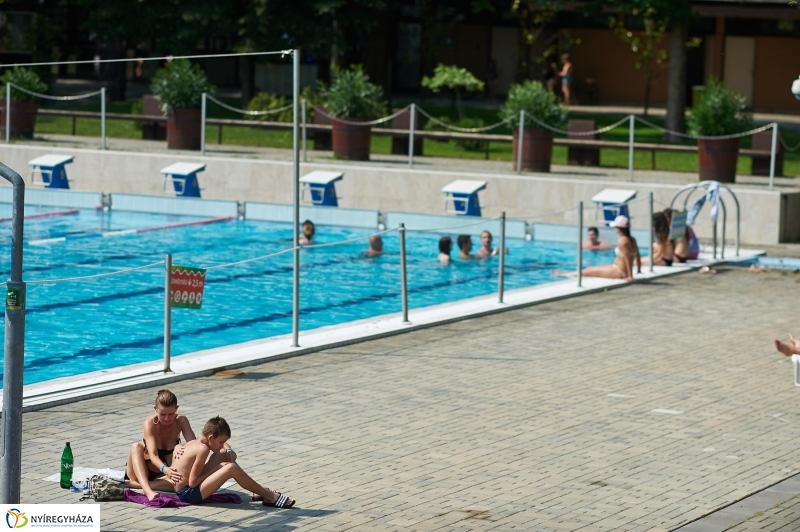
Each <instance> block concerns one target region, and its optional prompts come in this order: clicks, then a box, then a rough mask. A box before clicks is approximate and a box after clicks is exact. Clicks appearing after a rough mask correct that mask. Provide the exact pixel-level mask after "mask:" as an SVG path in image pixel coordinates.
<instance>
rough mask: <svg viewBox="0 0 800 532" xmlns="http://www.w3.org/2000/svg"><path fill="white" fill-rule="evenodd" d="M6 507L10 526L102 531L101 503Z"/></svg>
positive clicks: (44, 530) (48, 529) (6, 517)
mask: <svg viewBox="0 0 800 532" xmlns="http://www.w3.org/2000/svg"><path fill="white" fill-rule="evenodd" d="M4 509H5V514H6V515H5V519H6V525H7V526H8V528H21V529H23V530H27V529H33V530H41V531H42V532H49V531H51V530H80V531H82V532H95V531H96V532H100V505H99V504H9V505H7V506H4Z"/></svg>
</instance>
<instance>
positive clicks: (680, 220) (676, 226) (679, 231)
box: [669, 211, 687, 240]
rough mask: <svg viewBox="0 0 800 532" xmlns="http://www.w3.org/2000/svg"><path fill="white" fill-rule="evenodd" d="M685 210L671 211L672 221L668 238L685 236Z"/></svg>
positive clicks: (673, 238)
mask: <svg viewBox="0 0 800 532" xmlns="http://www.w3.org/2000/svg"><path fill="white" fill-rule="evenodd" d="M686 214H687V213H686V211H673V212H672V223H671V224H670V228H669V239H670V240H675V239H676V238H684V237H685V236H686Z"/></svg>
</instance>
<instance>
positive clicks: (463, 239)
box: [458, 235, 475, 260]
mask: <svg viewBox="0 0 800 532" xmlns="http://www.w3.org/2000/svg"><path fill="white" fill-rule="evenodd" d="M471 251H472V237H470V236H469V235H458V258H459V259H461V260H474V259H475V257H474V256H473V255H472V253H471Z"/></svg>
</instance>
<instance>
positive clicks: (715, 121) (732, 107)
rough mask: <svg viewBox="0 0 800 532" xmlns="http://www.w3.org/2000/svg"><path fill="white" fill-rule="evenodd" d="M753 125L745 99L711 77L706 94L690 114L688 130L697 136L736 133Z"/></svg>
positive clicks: (704, 93)
mask: <svg viewBox="0 0 800 532" xmlns="http://www.w3.org/2000/svg"><path fill="white" fill-rule="evenodd" d="M752 127H753V117H752V115H751V114H750V113H748V112H747V103H746V98H745V97H744V95H742V94H738V93H736V92H733V91H732V90H730V89H729V88H727V87H726V86H725V84H724V83H722V82H720V81H716V80H715V79H713V78H712V79H709V80H708V81H707V82H706V86H705V90H704V91H703V96H702V97H701V98H700V101H699V102H697V105H695V106H694V108H693V109H692V113H691V115H690V116H689V130H690V131H691V132H692V134H694V135H708V136H713V135H733V134H736V133H742V132H744V131H747V130H748V129H750V128H752Z"/></svg>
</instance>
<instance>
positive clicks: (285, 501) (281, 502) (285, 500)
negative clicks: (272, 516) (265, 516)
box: [261, 495, 297, 508]
mask: <svg viewBox="0 0 800 532" xmlns="http://www.w3.org/2000/svg"><path fill="white" fill-rule="evenodd" d="M295 502H297V501H295V500H294V499H290V498H289V497H287V496H286V495H281V496H279V497H278V500H277V501H275V502H267V501H262V502H261V504H262V505H264V506H271V507H272V508H291V507H292V506H294V503H295Z"/></svg>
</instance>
